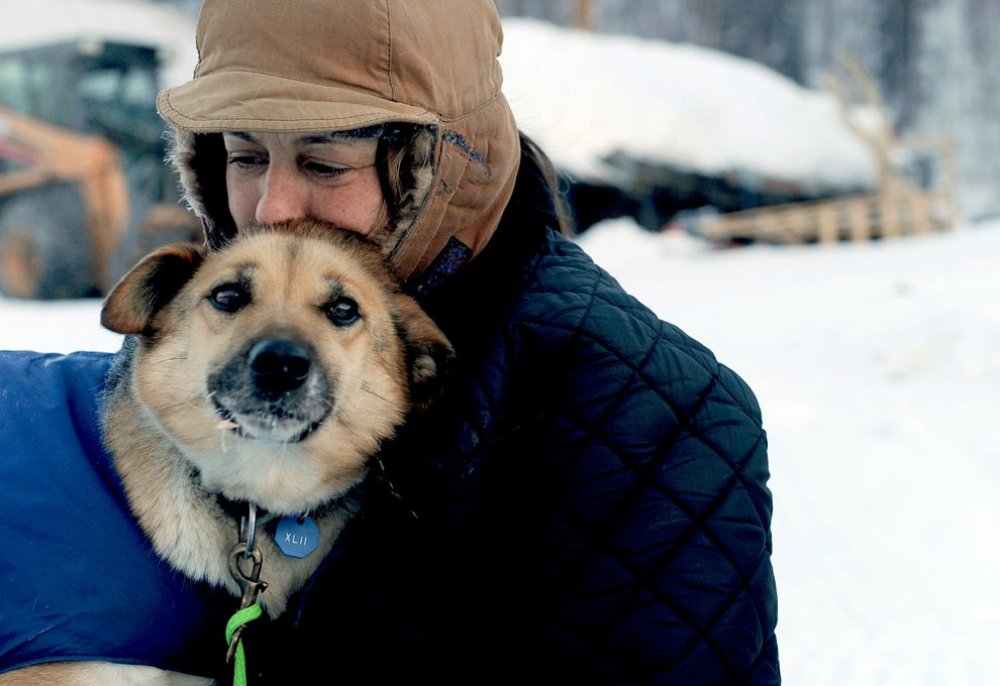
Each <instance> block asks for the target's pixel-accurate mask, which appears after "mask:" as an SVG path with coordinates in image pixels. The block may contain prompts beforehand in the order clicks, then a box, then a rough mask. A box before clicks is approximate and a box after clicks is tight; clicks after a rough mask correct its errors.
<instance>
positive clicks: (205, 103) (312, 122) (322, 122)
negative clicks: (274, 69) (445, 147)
mask: <svg viewBox="0 0 1000 686" xmlns="http://www.w3.org/2000/svg"><path fill="white" fill-rule="evenodd" d="M156 107H157V111H159V113H160V116H161V117H163V118H164V119H165V120H166V121H167V122H168V123H169V124H171V125H172V126H174V127H175V128H178V129H181V130H183V131H190V132H192V133H220V132H224V131H266V132H272V131H273V132H284V131H291V132H294V131H347V130H350V129H356V128H361V127H365V126H372V125H375V124H381V123H385V122H390V121H392V122H410V123H414V124H435V123H437V122H438V121H439V119H438V116H437V115H436V114H434V113H433V112H430V111H428V110H426V109H424V108H421V107H414V106H412V105H404V104H402V103H398V102H393V101H391V100H385V99H382V98H379V97H377V96H374V95H370V94H368V93H364V92H360V91H357V90H351V89H348V88H338V87H331V86H325V85H321V84H315V83H303V82H301V81H294V80H291V79H284V78H281V77H277V76H271V75H268V74H257V73H252V72H236V71H227V72H216V73H213V74H207V75H204V76H199V77H198V78H196V79H194V80H192V81H188V82H187V83H185V84H182V85H180V86H177V87H175V88H168V89H166V90H163V91H161V92H160V93H159V95H158V96H157V99H156Z"/></svg>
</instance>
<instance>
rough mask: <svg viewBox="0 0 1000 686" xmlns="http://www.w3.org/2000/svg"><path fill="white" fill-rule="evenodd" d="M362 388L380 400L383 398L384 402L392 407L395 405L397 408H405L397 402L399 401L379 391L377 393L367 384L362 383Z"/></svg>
mask: <svg viewBox="0 0 1000 686" xmlns="http://www.w3.org/2000/svg"><path fill="white" fill-rule="evenodd" d="M361 390H362V391H364V392H365V393H367V394H369V395H371V396H374V397H376V398H378V399H379V400H381V401H382V402H384V403H385V404H386V405H390V406H391V407H394V408H395V409H397V410H402V409H404V408H403V406H402V405H400V404H399V403H397V402H395V401H393V400H389V399H388V398H386V397H385V396H382V395H379V394H378V393H376V392H375V391H373V390H372V389H370V388H369V387H368V385H367V384H361Z"/></svg>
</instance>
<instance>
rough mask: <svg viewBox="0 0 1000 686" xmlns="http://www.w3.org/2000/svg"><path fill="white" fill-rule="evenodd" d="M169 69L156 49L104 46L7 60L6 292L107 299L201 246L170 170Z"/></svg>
mask: <svg viewBox="0 0 1000 686" xmlns="http://www.w3.org/2000/svg"><path fill="white" fill-rule="evenodd" d="M159 68H160V60H159V56H158V54H157V50H156V49H154V48H152V47H147V46H142V45H132V44H126V43H115V42H104V41H95V40H86V41H68V42H65V43H56V44H49V45H42V46H34V47H30V48H25V49H21V50H15V51H7V52H3V53H0V293H3V294H4V295H7V296H11V297H18V298H39V299H53V298H78V297H88V296H98V295H101V294H103V293H105V292H106V291H107V289H108V288H109V287H110V286H111V285H112V284H113V283H114V281H115V280H116V279H117V278H118V277H119V276H120V275H121V274H123V273H124V272H125V271H126V270H127V269H128V267H129V266H131V264H132V263H134V262H135V261H136V260H137V259H138V258H139V257H140V256H142V255H143V254H145V253H146V252H148V251H149V250H150V249H152V248H153V247H155V246H156V245H160V244H163V243H166V242H170V241H173V240H182V239H186V238H194V237H196V236H198V235H199V227H198V224H197V221H196V220H195V218H194V216H193V215H192V214H190V213H189V212H188V211H187V210H186V209H184V208H183V207H182V206H181V205H180V204H179V195H178V189H177V183H176V180H175V178H174V177H173V175H172V172H170V170H169V169H168V168H167V166H166V165H165V164H164V162H163V157H164V154H165V146H166V141H165V139H164V126H163V124H162V122H161V121H160V120H159V118H158V116H157V115H156V110H155V97H156V92H157V90H158V81H157V73H158V70H159Z"/></svg>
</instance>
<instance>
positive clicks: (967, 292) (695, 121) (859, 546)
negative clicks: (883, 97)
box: [0, 0, 1000, 686]
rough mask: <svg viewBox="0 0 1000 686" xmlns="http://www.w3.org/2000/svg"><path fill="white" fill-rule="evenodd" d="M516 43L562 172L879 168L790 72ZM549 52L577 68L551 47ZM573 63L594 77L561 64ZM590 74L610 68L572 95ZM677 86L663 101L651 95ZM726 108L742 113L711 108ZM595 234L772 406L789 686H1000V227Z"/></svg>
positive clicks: (88, 329)
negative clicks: (744, 236) (707, 239)
mask: <svg viewBox="0 0 1000 686" xmlns="http://www.w3.org/2000/svg"><path fill="white" fill-rule="evenodd" d="M52 1H53V0H46V2H52ZM64 2H69V3H72V4H74V5H78V6H84V7H86V6H90V7H91V8H92V10H93V11H94V12H97V13H98V16H99V17H100V18H101V20H102V21H104V22H113V21H114V20H115V18H116V16H118V15H117V14H116V11H117V10H115V8H118V9H120V10H121V11H122V12H123V13H124V12H125V10H124V9H122V8H124V7H125V6H126V5H127V4H129V3H125V2H124V1H123V0H114V1H112V0H64ZM36 3H37V4H36ZM17 5H18V7H20V8H36V7H38V8H41V7H43V6H44V5H45V3H43V2H42V0H27V1H26V2H22V3H17ZM11 7H13V4H12V5H11ZM9 9H10V8H7V7H5V8H4V9H3V10H2V13H3V16H7V15H6V13H7V12H8V10H9ZM46 19H47V21H48V22H49V23H50V24H52V23H55V22H57V20H58V19H59V17H58V16H57V15H49V16H47V17H46ZM2 25H3V22H0V26H2ZM171 26H173V25H171ZM50 28H51V27H50ZM183 30H185V31H186V30H189V29H183ZM506 33H507V37H508V42H507V47H506V49H505V52H504V56H503V60H504V69H505V72H506V73H507V78H508V84H509V85H510V95H511V101H512V104H513V106H514V109H515V112H516V113H517V114H518V116H519V117H520V118H521V120H522V121H523V123H524V125H525V127H526V128H527V129H528V130H529V133H532V134H534V135H535V136H536V137H537V138H538V139H539V140H540V141H542V142H543V143H544V144H546V145H548V146H549V147H550V148H552V151H553V153H554V155H555V156H556V157H557V158H561V159H566V160H570V159H571V158H573V156H577V158H578V159H579V162H578V164H580V165H581V168H584V167H585V165H588V164H593V160H594V159H596V157H597V156H599V153H600V151H601V150H602V146H603V149H607V148H608V146H615V145H624V144H626V143H627V141H628V140H632V139H634V136H635V134H636V132H641V133H642V136H641V137H640V139H639V140H640V143H639V145H641V146H643V147H642V148H641V149H643V150H646V151H647V152H649V153H650V154H651V155H660V156H670V155H674V157H673V158H670V159H671V160H672V161H679V162H684V161H687V162H688V163H690V165H691V166H692V168H698V166H697V165H698V164H699V163H698V162H697V161H698V160H709V161H711V163H712V164H718V165H721V166H722V167H727V166H728V167H732V168H738V167H740V166H741V165H744V164H746V163H747V161H748V160H750V161H753V160H763V161H766V163H767V164H768V165H773V166H774V168H775V169H777V170H778V172H780V173H785V172H788V171H790V172H791V173H799V172H801V170H802V167H801V166H797V165H803V164H806V163H808V165H810V166H812V167H813V168H814V169H817V170H819V171H821V172H823V173H829V174H834V175H836V174H845V175H848V176H850V175H859V176H860V175H863V173H864V169H863V167H864V164H863V163H858V162H857V160H856V159H855V160H854V162H852V161H851V160H852V157H853V155H854V152H851V150H852V147H851V146H852V144H851V143H850V142H849V141H848V143H843V142H842V141H843V139H839V138H838V136H839V135H840V134H836V133H834V132H835V130H836V126H835V125H834V124H833V122H834V121H835V119H834V115H833V113H832V110H829V105H811V104H803V103H804V102H806V101H809V102H814V101H817V100H816V98H818V97H819V96H816V97H814V96H813V95H810V94H805V93H798V94H793V92H794V91H793V90H788V85H787V84H782V85H780V86H778V85H774V86H773V88H774V89H775V90H772V89H771V88H772V86H768V85H766V83H765V82H767V81H772V80H773V79H774V78H775V77H773V75H770V74H767V73H762V72H761V69H760V68H758V67H753V66H752V65H749V64H747V63H741V62H740V61H738V60H735V58H728V57H720V56H719V55H718V54H717V53H711V52H709V51H705V50H698V49H695V48H690V47H683V48H682V47H678V46H673V47H670V46H657V45H656V44H651V43H648V42H645V41H635V40H629V39H624V38H614V39H607V40H605V39H604V38H600V37H594V38H593V43H592V44H591V43H587V42H585V40H584V38H583V37H580V36H573V35H565V34H564V33H561V32H558V33H557V32H554V30H549V29H548V28H547V27H542V26H538V25H537V24H535V23H531V22H527V23H524V24H521V23H518V22H513V23H511V22H508V25H507V29H506ZM192 41H193V39H192ZM546 45H547V46H549V49H553V50H554V49H558V50H559V51H560V53H559V55H560V57H559V58H558V59H565V60H567V61H566V62H560V61H558V60H557V57H556V56H555V55H553V56H550V57H545V56H544V53H543V52H542V51H543V49H544V48H545V46H546ZM675 48H676V50H675ZM651 52H653V53H655V55H654V54H650V53H651ZM540 55H541V56H540ZM661 60H662V61H661ZM670 60H676V62H670ZM569 61H572V64H573V65H574V70H575V71H571V72H566V71H565V70H564V67H563V66H561V65H564V64H569V63H570V62H569ZM668 62H669V64H668ZM522 63H523V64H522ZM525 65H527V66H525ZM671 65H672V66H671ZM726 65H729V66H735V67H738V68H737V69H735V71H726V68H725V67H726ZM550 70H551V72H552V73H550ZM559 70H563V71H562V72H560V71H559ZM578 74H579V75H585V76H586V78H584V79H582V80H581V81H572V80H571V79H573V78H576V76H577V75H578ZM533 76H534V77H537V79H538V81H537V82H536V83H532V81H531V79H532V77H533ZM682 78H683V79H687V80H689V83H688V84H687V85H685V84H682V83H680V82H679V81H678V79H682ZM755 78H759V80H758V81H753V79H755ZM552 79H556V80H555V81H553V80H552ZM670 79H673V81H670V83H671V84H672V85H670V86H669V87H662V88H658V89H655V90H648V89H647V90H646V91H644V92H643V95H641V96H639V95H637V94H635V92H634V89H633V91H630V90H629V89H628V88H627V86H628V85H629V84H630V83H631V84H635V83H636V82H640V83H648V82H653V81H655V82H657V83H666V82H667V80H670ZM536 84H537V85H536ZM698 84H701V86H699V85H698ZM555 86H559V88H554V87H555ZM678 89H679V90H678ZM782 89H785V90H786V91H788V95H787V97H781V96H779V95H778V93H779V91H781V90H782ZM630 92H631V94H630ZM672 93H673V94H674V95H672ZM677 93H684V94H685V95H684V97H683V98H681V97H679V96H678V95H676V94H677ZM713 94H715V95H716V96H719V97H725V98H726V99H725V102H724V103H720V105H719V106H718V107H716V108H712V107H710V102H709V99H710V97H711V96H712V95H713ZM622 98H630V99H629V100H628V101H627V102H622V100H621V99H622ZM632 98H634V99H632ZM824 108H825V109H824ZM713 109H715V110H718V111H714V112H713V111H712V110H713ZM824 111H827V112H828V113H827V114H823V112H824ZM651 112H653V113H659V115H660V116H651V114H650V113H651ZM809 112H812V113H814V114H815V113H816V112H819V113H820V114H818V115H816V117H815V118H814V117H812V116H811V115H809V114H808V113H809ZM726 117H732V118H733V121H727V120H726ZM741 118H743V119H748V121H745V122H743V123H742V124H741V123H740V122H739V121H736V120H738V119H741ZM822 122H827V124H829V125H828V126H827V125H824V124H823V123H822ZM749 124H752V126H749V128H746V127H745V126H744V125H749ZM741 126H744V128H740V127H741ZM625 134H628V135H627V136H626V135H625ZM781 135H784V136H785V137H786V139H787V140H789V141H795V143H794V146H792V147H786V146H785V145H784V144H783V143H781V142H780V139H781ZM776 136H777V138H775V137H776ZM838 140H839V141H841V142H837V141H838ZM776 141H777V142H776ZM706 164H708V163H707V162H706ZM802 173H804V172H802ZM580 241H581V243H582V245H583V246H584V247H585V249H586V250H588V251H589V252H590V253H591V254H592V255H594V257H595V258H596V259H597V260H598V261H599V262H600V263H601V264H603V265H604V266H605V267H606V268H608V269H609V270H610V271H611V272H612V273H613V274H614V275H616V276H617V277H618V278H619V280H620V281H621V282H622V283H623V284H624V286H625V287H626V288H627V289H628V290H630V291H631V292H632V293H634V294H635V295H636V296H638V297H639V298H640V299H641V300H643V301H644V302H646V303H647V304H648V305H649V306H650V307H652V308H653V309H654V310H655V311H656V312H657V313H658V314H659V315H660V316H661V317H663V318H664V319H667V320H669V321H671V322H673V323H675V324H677V325H678V326H680V327H681V328H683V329H684V330H686V331H687V332H688V333H690V334H691V335H693V336H695V337H696V338H698V339H699V340H701V341H702V342H703V343H705V344H706V345H708V346H709V347H710V348H712V349H713V350H714V351H715V352H716V354H717V355H718V357H719V358H720V359H721V360H722V361H724V362H725V363H727V364H728V365H729V366H731V367H733V368H734V369H736V370H737V371H738V372H739V373H740V374H741V375H742V376H744V377H745V378H746V379H747V380H748V381H749V382H750V384H751V385H752V386H753V387H754V389H755V390H756V392H757V394H758V396H759V399H760V401H761V405H762V407H763V409H764V415H765V421H766V424H767V428H768V432H769V436H770V442H771V471H772V474H773V477H772V481H771V487H772V490H773V492H774V498H775V519H774V545H775V555H774V561H775V568H776V573H777V579H778V590H779V599H780V620H779V627H778V631H779V642H780V650H781V660H782V670H783V672H784V676H785V683H787V684H789V685H791V686H892V685H897V684H898V685H900V686H904V685H905V686H954V685H961V686H987V685H992V684H994V683H996V680H997V676H996V675H997V674H1000V651H997V650H996V647H997V646H1000V592H998V588H1000V586H998V584H1000V533H998V524H1000V432H998V431H997V429H996V426H997V424H995V423H994V422H996V421H997V417H1000V297H998V295H997V294H1000V269H998V268H997V266H998V265H1000V223H998V224H993V225H984V226H975V227H973V226H967V227H964V228H962V229H960V230H957V231H955V232H952V233H948V234H941V235H933V236H927V237H919V238H907V239H898V240H893V241H885V242H881V243H871V244H860V245H848V244H844V245H839V246H834V247H816V246H809V247H781V248H778V247H763V246H757V247H750V248H744V249H739V250H729V251H713V250H710V249H708V248H707V247H706V246H705V245H704V244H701V243H699V242H697V241H695V240H694V239H691V238H689V237H686V236H684V235H679V234H675V233H667V234H655V235H654V234H650V233H645V232H643V231H642V230H640V229H639V228H638V227H636V226H635V225H634V224H632V223H631V222H629V221H618V222H608V223H604V224H602V225H599V226H596V227H594V228H593V229H591V230H590V231H589V232H588V233H587V234H584V235H583V236H582V237H581V239H580ZM99 308H100V303H99V302H97V301H80V302H59V303H23V302H12V301H9V300H2V299H0V348H5V349H34V350H45V351H57V352H66V351H70V350H77V349H89V350H109V351H110V350H115V349H116V348H117V347H118V345H119V343H120V337H119V336H117V335H114V334H111V333H109V332H106V331H104V330H102V329H101V328H100V325H99V323H98V317H99Z"/></svg>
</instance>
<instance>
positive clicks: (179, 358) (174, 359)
mask: <svg viewBox="0 0 1000 686" xmlns="http://www.w3.org/2000/svg"><path fill="white" fill-rule="evenodd" d="M187 359H188V356H187V355H177V356H176V357H164V358H163V359H161V360H156V361H155V362H153V363H152V365H151V366H156V365H160V364H164V363H165V362H184V361H185V360H187Z"/></svg>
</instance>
